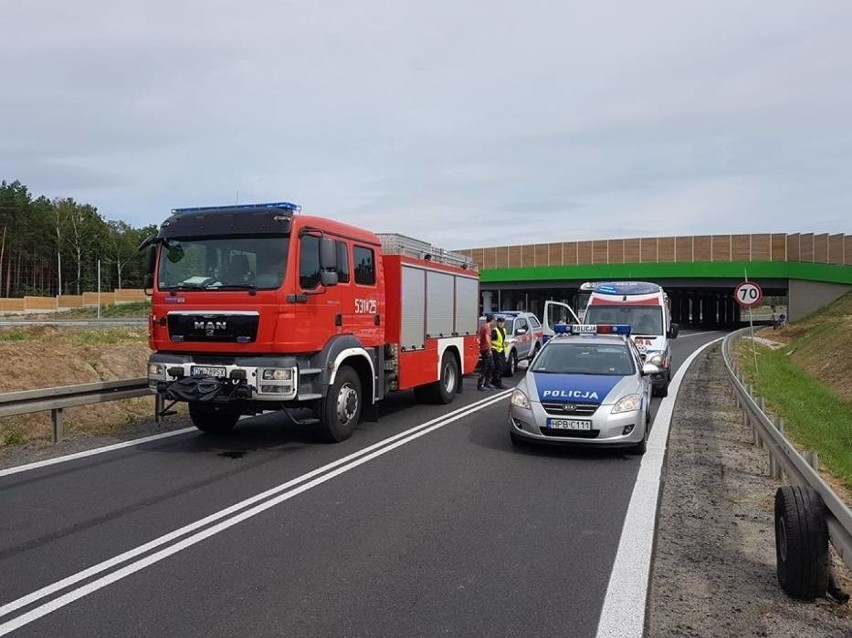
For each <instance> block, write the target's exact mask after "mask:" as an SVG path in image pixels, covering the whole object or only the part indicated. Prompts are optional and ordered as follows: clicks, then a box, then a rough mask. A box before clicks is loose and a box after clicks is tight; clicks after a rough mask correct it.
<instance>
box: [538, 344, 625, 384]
mask: <svg viewBox="0 0 852 638" xmlns="http://www.w3.org/2000/svg"><path fill="white" fill-rule="evenodd" d="M568 339H571V337H568ZM578 339H583V337H579V338H578ZM530 370H531V371H532V372H544V373H549V374H606V375H618V376H626V375H629V374H633V373H634V371H635V370H634V367H633V359H632V357H631V356H630V352H629V351H628V350H627V346H626V345H621V344H617V343H616V344H596V343H581V342H578V341H575V342H567V341H566V342H562V343H560V338H557V340H555V341H552V342H551V343H548V344H547V346H546V347H545V348H544V349H543V350H542V351H541V352H540V353H539V355H538V357H536V359H535V362H534V363H533V365H532V367H531V368H530Z"/></svg>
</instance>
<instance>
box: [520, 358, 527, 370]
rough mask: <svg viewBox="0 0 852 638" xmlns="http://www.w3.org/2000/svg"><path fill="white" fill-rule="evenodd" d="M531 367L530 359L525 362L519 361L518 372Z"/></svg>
mask: <svg viewBox="0 0 852 638" xmlns="http://www.w3.org/2000/svg"><path fill="white" fill-rule="evenodd" d="M529 367H530V362H529V359H524V360H523V361H518V370H526V369H527V368H529Z"/></svg>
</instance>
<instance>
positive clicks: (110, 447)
mask: <svg viewBox="0 0 852 638" xmlns="http://www.w3.org/2000/svg"><path fill="white" fill-rule="evenodd" d="M195 431H196V429H195V428H181V429H180V430H172V431H171V432H163V433H162V434H152V435H151V436H146V437H142V438H141V439H133V440H132V441H124V442H122V443H115V444H113V445H107V446H104V447H97V448H94V449H91V450H85V451H84V452H76V453H75V454H66V455H65V456H57V457H56V458H54V459H45V460H44V461H36V462H35V463H27V464H26V465H16V466H15V467H9V468H6V469H5V470H0V476H9V475H10V474H18V473H19V472H26V471H28V470H35V469H38V468H40V467H47V466H48V465H55V464H57V463H65V462H66V461H74V460H76V459H82V458H85V457H87V456H94V455H95V454H103V453H104V452H112V451H113V450H120V449H122V448H125V447H133V446H134V445H141V444H143V443H149V442H150V441H158V440H160V439H167V438H169V437H170V436H177V435H179V434H186V433H187V432H195Z"/></svg>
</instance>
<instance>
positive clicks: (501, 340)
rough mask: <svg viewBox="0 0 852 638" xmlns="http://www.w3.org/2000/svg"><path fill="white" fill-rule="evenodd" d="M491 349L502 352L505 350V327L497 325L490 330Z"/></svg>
mask: <svg viewBox="0 0 852 638" xmlns="http://www.w3.org/2000/svg"><path fill="white" fill-rule="evenodd" d="M491 349H492V350H493V351H494V352H504V351H505V350H506V329H505V328H500V327H499V326H498V327H496V328H494V330H493V331H492V332H491Z"/></svg>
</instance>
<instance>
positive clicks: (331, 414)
mask: <svg viewBox="0 0 852 638" xmlns="http://www.w3.org/2000/svg"><path fill="white" fill-rule="evenodd" d="M361 397H362V395H361V379H359V378H358V373H357V372H355V370H353V369H352V368H350V367H349V366H341V367H340V370H338V372H337V378H336V379H335V380H334V385H332V386H331V387H330V388H329V389H328V395H327V396H326V397H325V399H323V400H322V402H321V403H320V413H319V420H320V435H321V436H322V439H323V440H324V441H326V442H328V443H338V442H340V441H345V440H346V439H348V438H349V437H350V436H352V433H353V432H354V431H355V426H356V425H358V420H359V419H360V417H361V403H362V401H361Z"/></svg>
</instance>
